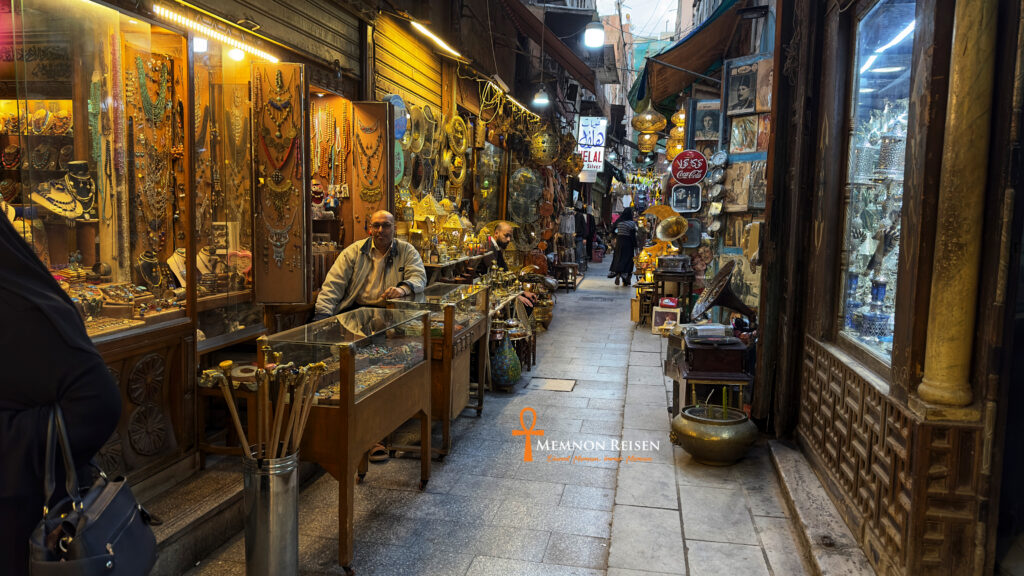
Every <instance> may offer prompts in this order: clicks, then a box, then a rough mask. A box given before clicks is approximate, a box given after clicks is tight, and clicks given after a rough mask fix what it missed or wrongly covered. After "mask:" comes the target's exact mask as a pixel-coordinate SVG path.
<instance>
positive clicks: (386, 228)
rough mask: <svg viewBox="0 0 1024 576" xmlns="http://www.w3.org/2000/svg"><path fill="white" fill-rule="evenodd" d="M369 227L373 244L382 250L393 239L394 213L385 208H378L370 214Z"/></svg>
mask: <svg viewBox="0 0 1024 576" xmlns="http://www.w3.org/2000/svg"><path fill="white" fill-rule="evenodd" d="M369 228H370V236H371V237H372V238H373V245H374V246H375V247H376V248H377V250H380V251H381V252H384V251H385V250H387V249H388V248H389V247H390V246H391V243H392V242H393V241H394V239H395V215H394V214H392V213H391V212H388V211H387V210H378V211H376V212H374V213H373V216H370V223H369Z"/></svg>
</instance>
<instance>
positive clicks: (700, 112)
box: [687, 100, 722, 149]
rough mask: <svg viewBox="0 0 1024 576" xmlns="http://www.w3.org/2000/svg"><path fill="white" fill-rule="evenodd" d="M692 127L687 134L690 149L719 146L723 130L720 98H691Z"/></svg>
mask: <svg viewBox="0 0 1024 576" xmlns="http://www.w3.org/2000/svg"><path fill="white" fill-rule="evenodd" d="M689 117H690V118H693V124H691V126H692V128H691V129H690V130H689V134H687V136H688V138H687V143H688V147H689V148H690V149H695V148H697V147H698V146H704V147H707V146H709V145H710V146H713V147H717V146H718V142H719V140H720V138H721V132H722V103H721V101H720V100H691V101H690V116H689Z"/></svg>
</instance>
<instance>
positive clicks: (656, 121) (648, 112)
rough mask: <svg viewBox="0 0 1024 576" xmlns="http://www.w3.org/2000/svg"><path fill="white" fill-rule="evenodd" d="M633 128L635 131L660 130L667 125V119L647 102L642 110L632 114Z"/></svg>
mask: <svg viewBox="0 0 1024 576" xmlns="http://www.w3.org/2000/svg"><path fill="white" fill-rule="evenodd" d="M632 124H633V129H634V130H636V131H637V132H660V131H661V130H663V129H664V128H665V126H667V125H668V119H667V118H665V115H664V114H662V113H661V112H658V111H657V110H655V109H654V107H653V106H651V102H650V101H648V102H647V108H644V111H643V112H641V113H639V114H637V115H635V116H633V122H632Z"/></svg>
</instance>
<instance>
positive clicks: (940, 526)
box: [908, 424, 983, 574]
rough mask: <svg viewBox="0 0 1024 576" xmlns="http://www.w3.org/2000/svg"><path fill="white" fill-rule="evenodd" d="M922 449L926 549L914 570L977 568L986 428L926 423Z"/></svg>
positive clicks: (918, 534) (921, 538)
mask: <svg viewBox="0 0 1024 576" xmlns="http://www.w3.org/2000/svg"><path fill="white" fill-rule="evenodd" d="M918 436H919V439H918V442H917V446H916V453H917V454H920V456H921V462H920V463H919V465H918V467H917V477H918V478H920V479H921V483H922V484H923V486H922V490H921V494H920V495H919V497H918V498H916V499H915V503H914V504H915V508H917V509H919V510H920V524H919V525H918V526H916V529H915V530H914V536H915V538H914V540H915V541H916V542H920V547H921V550H920V551H919V553H918V557H917V558H915V565H914V566H912V569H911V570H909V571H908V573H909V574H972V573H974V572H975V571H974V569H973V568H974V558H975V546H976V545H978V546H982V545H983V541H982V542H979V541H978V538H977V537H976V536H977V534H976V529H977V527H978V520H979V509H980V503H981V498H979V493H980V488H981V486H980V478H981V474H980V473H979V472H980V471H979V470H978V467H979V461H980V460H981V456H982V453H981V452H982V450H981V430H980V428H978V427H975V426H957V427H952V426H936V425H932V424H925V425H922V426H921V427H920V429H919V435H918Z"/></svg>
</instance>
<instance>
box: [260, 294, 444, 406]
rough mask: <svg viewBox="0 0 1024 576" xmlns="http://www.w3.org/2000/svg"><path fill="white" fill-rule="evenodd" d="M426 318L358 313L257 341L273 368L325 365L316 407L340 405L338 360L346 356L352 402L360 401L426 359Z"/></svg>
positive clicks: (402, 312) (407, 312)
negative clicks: (271, 356)
mask: <svg viewBox="0 0 1024 576" xmlns="http://www.w3.org/2000/svg"><path fill="white" fill-rule="evenodd" d="M424 315H425V313H423V312H418V311H414V310H384V309H380V308H360V309H357V310H352V311H350V312H345V313H343V314H339V315H337V316H333V317H331V318H325V319H323V320H320V321H318V322H313V323H310V324H306V325H304V326H299V327H298V328H293V329H291V330H287V331H284V332H280V333H277V334H273V335H271V336H267V337H265V338H261V342H265V344H264V348H263V350H264V352H265V353H266V352H270V353H273V355H274V356H273V359H274V362H276V363H287V362H293V363H295V365H296V366H306V365H308V364H315V363H317V362H324V363H325V364H326V365H327V371H326V375H325V376H324V378H323V380H322V385H321V387H320V388H319V390H318V391H317V398H318V403H319V404H323V405H331V404H338V403H339V402H341V401H342V394H341V392H342V391H341V381H342V380H343V379H344V376H345V375H344V374H342V375H341V377H340V378H339V375H338V374H339V372H342V371H343V369H342V368H343V367H342V357H343V356H345V355H346V354H347V355H350V356H351V361H350V363H349V364H350V365H349V368H351V370H352V372H353V374H352V377H353V381H354V386H353V388H352V397H353V398H354V401H355V402H359V401H360V400H361V399H362V398H363V397H364V396H366V395H367V394H370V393H371V392H373V391H374V390H376V389H378V388H380V387H382V386H385V385H387V384H388V383H390V382H392V381H394V380H396V379H397V378H399V377H400V376H402V375H403V374H405V373H406V372H408V371H409V370H410V369H412V368H414V367H416V366H418V365H419V364H421V363H423V362H424V361H425V360H426V358H427V351H426V348H425V346H424V338H423V331H424V327H423V320H422V316H424Z"/></svg>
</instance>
